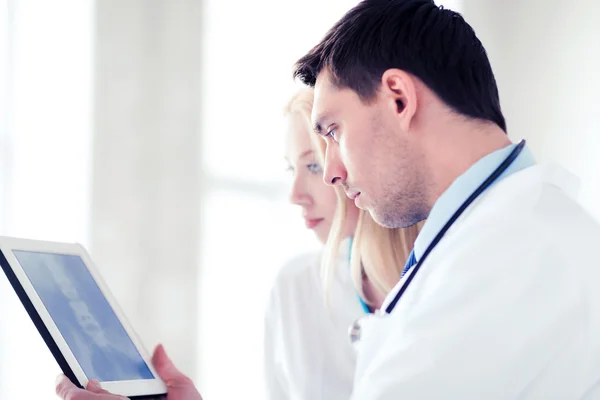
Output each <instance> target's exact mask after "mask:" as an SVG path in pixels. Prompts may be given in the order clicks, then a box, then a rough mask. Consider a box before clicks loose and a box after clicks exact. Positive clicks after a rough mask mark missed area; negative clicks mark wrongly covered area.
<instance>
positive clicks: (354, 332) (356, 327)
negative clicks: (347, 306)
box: [348, 319, 361, 345]
mask: <svg viewBox="0 0 600 400" xmlns="http://www.w3.org/2000/svg"><path fill="white" fill-rule="evenodd" d="M360 334H361V326H360V322H359V320H358V319H357V320H356V321H354V322H353V323H352V325H350V327H349V328H348V338H349V339H350V344H352V345H354V344H356V343H357V342H358V341H360Z"/></svg>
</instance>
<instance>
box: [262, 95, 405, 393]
mask: <svg viewBox="0 0 600 400" xmlns="http://www.w3.org/2000/svg"><path fill="white" fill-rule="evenodd" d="M312 99H313V91H312V89H309V88H307V89H302V90H301V91H299V92H298V93H297V94H296V95H295V96H294V97H293V98H292V99H291V100H290V102H289V104H288V105H287V107H286V108H285V116H286V118H287V121H288V129H287V132H286V134H287V146H286V159H287V161H288V164H289V169H290V171H291V172H292V174H293V179H294V180H293V186H292V191H291V198H290V200H291V202H292V203H293V204H296V205H299V206H300V207H301V208H302V211H303V217H304V219H305V222H306V226H307V227H308V228H309V229H312V230H313V231H314V232H315V234H316V235H317V237H318V238H319V240H320V241H321V242H322V243H325V242H327V241H328V245H327V248H326V250H325V252H324V254H325V257H323V256H322V254H321V253H320V252H317V253H315V254H305V255H302V256H299V257H297V258H295V259H294V260H292V261H291V262H290V263H289V264H288V265H286V266H285V267H284V268H283V269H282V270H281V272H280V273H279V275H278V277H277V279H276V281H275V285H274V287H273V290H272V293H271V298H270V301H269V305H268V309H267V316H266V330H265V366H266V378H267V398H269V399H273V400H275V399H278V400H280V399H311V400H318V399H323V400H325V399H327V400H336V399H348V398H349V397H350V395H351V392H352V380H353V374H354V366H355V355H354V351H353V349H352V347H351V345H350V343H349V341H348V328H349V326H350V325H351V324H352V323H353V322H354V321H355V320H356V319H357V318H359V317H360V316H361V315H364V314H365V313H366V312H370V311H371V310H373V309H377V308H378V307H379V305H380V304H381V302H382V301H383V299H384V297H385V295H386V294H387V292H388V291H389V290H390V289H391V288H392V287H393V285H394V284H395V283H396V282H397V281H398V280H399V277H400V272H401V271H402V267H403V266H404V263H405V261H406V258H407V257H408V253H409V252H410V250H411V249H412V245H413V243H414V240H415V238H416V233H417V229H416V228H411V229H408V230H389V229H386V228H382V227H380V226H379V225H377V224H375V223H374V222H373V220H372V219H371V217H370V215H369V214H368V213H364V212H361V211H360V210H359V209H358V208H356V206H355V205H354V202H353V201H351V200H349V199H348V198H347V197H346V196H345V195H344V194H343V192H337V193H336V190H335V189H334V188H332V187H330V186H327V185H325V184H324V183H323V176H322V175H323V171H322V169H321V165H322V162H321V160H322V159H323V151H324V149H323V147H322V146H321V142H322V141H321V140H320V139H318V138H317V139H313V138H315V137H316V135H313V134H312V133H311V132H312V128H311V123H310V114H311V109H312ZM359 220H360V222H359ZM357 223H359V227H360V228H359V230H358V231H357V233H358V236H357V235H356V234H355V231H356V228H357ZM332 227H333V229H332ZM330 232H331V233H330ZM360 232H363V233H360ZM353 236H354V239H351V238H352V237H353ZM367 236H369V237H367ZM351 243H354V245H353V247H354V251H353V254H354V261H355V262H353V264H354V265H355V267H354V268H355V269H356V271H355V272H357V273H358V274H359V277H360V279H359V285H358V287H355V285H354V284H353V282H352V277H351V273H350V265H349V264H350V257H349V255H350V247H351ZM361 260H362V261H363V263H362V264H361ZM321 264H323V266H324V267H325V268H324V269H323V271H324V272H325V276H322V273H321V271H322V270H321ZM363 264H364V268H363ZM363 271H364V273H363ZM363 299H364V300H363ZM325 300H326V301H325Z"/></svg>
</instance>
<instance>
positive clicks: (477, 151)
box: [426, 123, 511, 207]
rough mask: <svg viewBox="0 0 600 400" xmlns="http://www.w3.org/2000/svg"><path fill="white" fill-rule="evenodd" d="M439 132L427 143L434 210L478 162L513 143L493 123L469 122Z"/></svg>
mask: <svg viewBox="0 0 600 400" xmlns="http://www.w3.org/2000/svg"><path fill="white" fill-rule="evenodd" d="M438 132H439V133H437V134H435V135H432V136H435V137H432V140H430V141H429V142H427V143H426V146H427V149H426V154H428V155H429V157H428V158H427V163H428V165H429V171H430V172H431V178H432V181H431V186H430V187H431V192H430V193H429V205H430V206H431V207H433V205H434V204H435V202H436V201H437V199H438V198H439V197H440V196H441V195H442V194H443V193H444V192H445V191H446V190H447V189H448V187H450V185H451V184H452V182H454V181H455V180H456V178H458V177H459V176H461V175H462V174H464V173H465V172H466V171H467V170H468V169H469V168H471V167H472V166H473V165H474V164H475V163H477V161H479V160H481V159H482V158H483V157H485V156H487V155H488V154H491V153H493V152H494V151H496V150H500V149H502V148H504V147H506V146H508V145H510V144H511V141H510V139H508V136H506V133H505V132H504V131H503V130H501V129H500V128H499V127H498V126H497V125H495V124H492V123H467V124H462V126H461V125H459V126H456V127H452V126H451V127H447V128H445V129H444V130H443V131H438Z"/></svg>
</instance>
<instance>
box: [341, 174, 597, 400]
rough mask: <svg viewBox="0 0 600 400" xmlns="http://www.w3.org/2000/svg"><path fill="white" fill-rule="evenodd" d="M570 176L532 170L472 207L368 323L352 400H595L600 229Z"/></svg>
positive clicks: (497, 187) (504, 182)
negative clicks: (404, 287)
mask: <svg viewBox="0 0 600 400" xmlns="http://www.w3.org/2000/svg"><path fill="white" fill-rule="evenodd" d="M572 178H573V177H571V176H569V175H568V173H567V172H566V171H564V170H562V169H560V168H559V167H556V166H547V167H542V166H534V167H530V168H527V169H525V170H523V171H520V172H517V173H515V174H514V175H511V176H508V177H506V178H505V179H503V180H502V181H499V182H498V183H497V184H496V185H494V186H493V187H491V188H490V189H489V190H488V191H486V192H484V194H483V195H481V196H480V198H479V199H478V200H476V201H475V202H474V203H473V205H472V206H471V207H470V208H469V209H467V211H466V212H465V213H464V214H463V215H462V216H461V218H460V219H459V220H458V221H457V222H456V223H455V225H454V226H453V227H452V228H451V229H450V231H448V233H447V234H446V236H445V237H444V239H442V241H441V242H440V243H439V244H438V246H437V247H436V248H435V250H433V251H432V252H431V254H430V256H429V257H428V259H427V261H426V262H425V263H424V264H423V267H422V268H421V269H420V271H419V272H418V274H417V275H416V276H415V278H414V279H413V282H412V283H411V284H410V286H409V287H408V289H407V290H406V292H405V293H404V295H403V297H402V298H401V300H400V301H399V302H398V304H397V305H396V308H395V310H394V311H393V312H392V313H391V314H390V315H386V316H381V317H376V316H374V317H372V318H369V319H368V320H367V321H365V322H364V323H363V324H362V326H363V329H362V331H361V332H362V336H361V340H360V342H359V343H358V344H357V350H358V353H359V354H358V360H357V372H356V379H355V388H354V393H353V397H352V399H354V400H397V399H402V400H414V399H427V400H429V399H457V400H459V399H460V400H494V399H498V400H500V399H502V400H508V399H528V400H551V399H560V400H570V399H585V400H591V399H600V383H599V382H600V260H599V258H598V250H599V249H600V226H599V225H598V223H597V222H596V221H594V220H593V219H592V218H591V217H590V216H589V215H588V214H587V213H586V212H585V211H584V210H583V209H582V208H581V207H580V205H579V204H578V203H577V202H576V201H575V200H574V199H573V197H571V196H572V194H570V193H572V191H573V189H574V188H575V186H576V183H575V186H574V185H573V181H572ZM405 281H406V277H405V278H404V279H402V281H400V282H399V284H398V285H397V287H396V288H395V289H394V290H393V291H392V294H391V295H390V296H388V299H387V300H386V303H387V302H389V301H390V300H391V298H392V297H393V294H395V293H396V292H397V290H398V288H399V287H400V286H401V285H403V284H404V283H405ZM382 308H383V309H384V308H385V304H384V307H382Z"/></svg>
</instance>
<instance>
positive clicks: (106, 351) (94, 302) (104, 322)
mask: <svg viewBox="0 0 600 400" xmlns="http://www.w3.org/2000/svg"><path fill="white" fill-rule="evenodd" d="M13 253H14V255H15V257H16V258H17V261H18V262H19V264H21V267H22V268H23V270H24V271H25V274H26V275H27V277H28V278H29V281H30V282H31V284H32V285H33V287H34V289H35V290H36V292H37V293H38V295H39V297H40V299H41V300H42V302H43V304H44V306H45V307H46V309H47V310H48V313H49V314H50V316H51V317H52V319H53V320H54V323H55V324H56V326H57V327H58V330H59V331H60V333H61V335H62V336H63V338H64V339H65V341H66V342H67V344H68V345H69V348H70V349H71V351H72V352H73V355H74V356H75V358H76V359H77V362H78V363H79V365H80V366H81V368H82V369H83V372H84V373H85V374H86V376H87V378H88V379H97V380H99V381H101V382H109V381H127V380H138V379H154V375H153V374H152V372H151V371H150V369H149V368H148V365H147V364H146V362H145V361H144V360H143V358H142V356H141V355H140V353H139V352H138V350H137V348H136V347H135V345H134V344H133V342H132V340H131V338H130V337H129V335H128V334H127V332H126V331H125V329H124V328H123V325H121V322H120V321H119V319H118V318H117V316H116V315H115V313H114V311H113V309H112V308H111V306H110V305H109V304H108V301H107V300H106V298H105V297H104V295H103V294H102V292H101V291H100V288H99V287H98V284H97V283H96V281H95V280H94V278H93V277H92V275H91V274H90V272H89V270H88V269H87V267H86V266H85V263H84V262H83V260H82V259H81V257H79V256H76V255H67V254H53V253H41V252H32V251H21V250H15V251H13Z"/></svg>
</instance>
